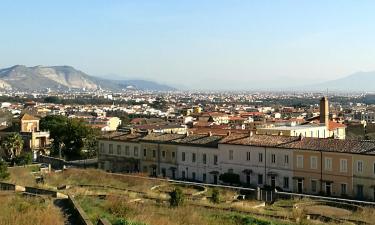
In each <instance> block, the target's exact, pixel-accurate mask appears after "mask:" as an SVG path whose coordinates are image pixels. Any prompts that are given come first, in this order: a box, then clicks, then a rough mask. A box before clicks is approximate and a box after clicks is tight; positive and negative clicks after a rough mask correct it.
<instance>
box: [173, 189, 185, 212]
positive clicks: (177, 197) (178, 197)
mask: <svg viewBox="0 0 375 225" xmlns="http://www.w3.org/2000/svg"><path fill="white" fill-rule="evenodd" d="M169 196H170V199H169V205H170V206H171V207H178V206H181V205H183V204H184V200H185V196H184V194H183V193H182V190H181V188H178V187H177V188H175V189H174V190H173V191H172V192H170V193H169Z"/></svg>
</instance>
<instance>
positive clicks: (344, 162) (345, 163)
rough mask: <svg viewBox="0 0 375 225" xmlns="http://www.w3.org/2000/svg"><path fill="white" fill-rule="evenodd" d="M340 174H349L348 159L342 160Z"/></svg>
mask: <svg viewBox="0 0 375 225" xmlns="http://www.w3.org/2000/svg"><path fill="white" fill-rule="evenodd" d="M340 172H341V173H346V172H348V160H347V159H340Z"/></svg>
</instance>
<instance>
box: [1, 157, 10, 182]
mask: <svg viewBox="0 0 375 225" xmlns="http://www.w3.org/2000/svg"><path fill="white" fill-rule="evenodd" d="M8 177H9V173H8V165H7V164H6V162H5V161H4V160H2V159H1V158H0V180H5V179H7V178H8Z"/></svg>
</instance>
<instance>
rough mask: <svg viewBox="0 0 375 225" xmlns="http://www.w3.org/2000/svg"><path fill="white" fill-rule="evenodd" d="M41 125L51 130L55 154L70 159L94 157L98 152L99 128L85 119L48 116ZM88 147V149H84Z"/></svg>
mask: <svg viewBox="0 0 375 225" xmlns="http://www.w3.org/2000/svg"><path fill="white" fill-rule="evenodd" d="M40 127H41V128H42V129H45V130H49V131H50V135H51V138H53V142H52V148H53V154H55V155H57V154H58V153H59V154H60V153H61V155H63V156H65V157H66V158H68V159H80V158H82V157H83V156H85V157H92V156H94V155H96V153H97V140H96V138H97V136H98V135H99V132H98V130H96V129H93V128H91V127H90V126H88V125H87V124H86V123H85V121H84V120H82V119H77V118H67V117H65V116H46V117H44V118H43V119H42V120H41V121H40ZM84 148H86V150H87V151H83V149H84Z"/></svg>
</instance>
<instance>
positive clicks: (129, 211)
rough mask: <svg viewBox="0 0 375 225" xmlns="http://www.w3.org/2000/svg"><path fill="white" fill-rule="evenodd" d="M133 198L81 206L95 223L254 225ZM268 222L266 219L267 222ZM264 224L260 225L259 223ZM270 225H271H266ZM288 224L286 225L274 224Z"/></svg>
mask: <svg viewBox="0 0 375 225" xmlns="http://www.w3.org/2000/svg"><path fill="white" fill-rule="evenodd" d="M131 200H132V199H131V198H130V197H115V196H112V197H107V199H105V200H99V199H97V198H93V197H82V198H80V199H79V201H80V204H81V206H82V207H83V209H84V210H85V211H86V212H87V213H88V215H89V217H90V218H91V220H92V221H93V222H94V223H95V222H96V221H97V219H98V218H99V217H103V215H104V216H105V217H107V218H108V219H109V220H111V221H112V222H114V221H116V220H117V219H118V218H125V219H126V220H128V221H132V222H138V223H140V224H150V225H151V224H152V225H172V224H173V225H193V224H194V225H214V224H215V225H216V224H221V225H234V224H238V225H250V224H257V223H249V222H248V221H249V218H250V219H251V218H253V217H249V215H247V214H239V213H233V212H227V211H222V210H217V209H207V208H204V207H199V206H193V205H189V204H185V205H184V206H182V207H178V208H170V207H169V205H168V203H165V202H159V203H157V202H155V201H150V200H145V199H143V200H142V201H141V202H132V201H131ZM264 221H266V220H264ZM259 224H260V223H259ZM262 224H270V223H262ZM273 224H275V225H277V224H285V223H278V222H275V223H273Z"/></svg>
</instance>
